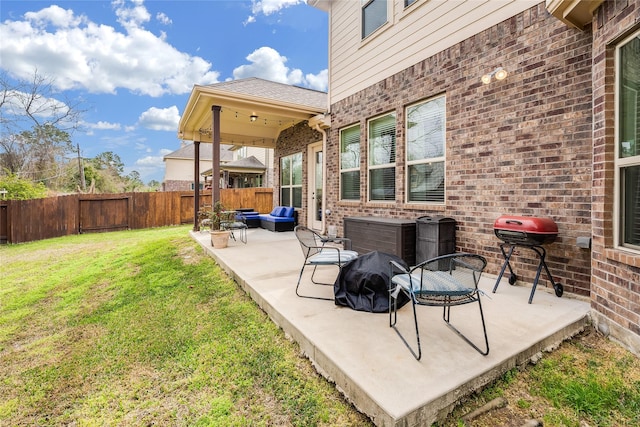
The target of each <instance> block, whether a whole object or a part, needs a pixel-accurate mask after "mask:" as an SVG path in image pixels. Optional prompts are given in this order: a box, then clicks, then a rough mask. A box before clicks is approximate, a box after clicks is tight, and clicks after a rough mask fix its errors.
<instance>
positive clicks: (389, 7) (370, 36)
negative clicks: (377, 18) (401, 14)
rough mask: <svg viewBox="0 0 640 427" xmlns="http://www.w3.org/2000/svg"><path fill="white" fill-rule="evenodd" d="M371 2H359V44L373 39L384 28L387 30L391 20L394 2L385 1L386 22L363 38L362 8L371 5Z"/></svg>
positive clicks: (391, 0)
mask: <svg viewBox="0 0 640 427" xmlns="http://www.w3.org/2000/svg"><path fill="white" fill-rule="evenodd" d="M372 1H373V0H360V13H359V20H360V42H361V43H366V42H368V41H369V40H371V39H373V38H375V37H376V36H377V35H378V34H380V33H381V32H382V31H384V30H385V29H386V28H388V27H389V26H390V25H391V20H392V19H393V16H394V15H393V10H394V9H393V6H394V3H395V0H385V1H386V3H387V20H386V22H385V23H384V24H382V25H380V26H379V27H378V28H376V29H375V30H373V31H372V32H371V33H369V34H367V35H366V36H363V34H362V33H363V31H364V19H363V18H364V7H365V6H366V5H367V4H369V3H371V2H372Z"/></svg>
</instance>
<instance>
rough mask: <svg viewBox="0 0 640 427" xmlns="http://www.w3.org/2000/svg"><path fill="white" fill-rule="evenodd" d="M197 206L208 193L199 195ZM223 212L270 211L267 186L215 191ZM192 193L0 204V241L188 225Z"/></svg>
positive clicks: (208, 201) (207, 201) (80, 196)
mask: <svg viewBox="0 0 640 427" xmlns="http://www.w3.org/2000/svg"><path fill="white" fill-rule="evenodd" d="M199 199H200V206H204V205H209V206H210V205H211V193H210V192H206V193H200V195H199ZM220 201H221V202H222V204H223V205H224V206H225V208H226V209H229V210H234V209H239V208H253V210H255V211H257V212H260V213H267V212H270V211H271V209H272V208H273V189H272V188H234V189H221V190H220ZM193 211H194V194H193V192H192V191H167V192H157V193H122V194H72V195H68V196H59V197H48V198H45V199H33V200H6V201H0V243H23V242H31V241H35V240H42V239H49V238H52V237H59V236H66V235H70V234H80V233H90V232H105V231H116V230H133V229H139V228H152V227H162V226H168V225H179V224H189V223H193Z"/></svg>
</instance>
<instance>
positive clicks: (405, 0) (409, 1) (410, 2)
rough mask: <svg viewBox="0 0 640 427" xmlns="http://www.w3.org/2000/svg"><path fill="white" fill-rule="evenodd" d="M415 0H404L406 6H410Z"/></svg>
mask: <svg viewBox="0 0 640 427" xmlns="http://www.w3.org/2000/svg"><path fill="white" fill-rule="evenodd" d="M415 2H416V0H404V7H408V6H410V5H411V4H413V3H415Z"/></svg>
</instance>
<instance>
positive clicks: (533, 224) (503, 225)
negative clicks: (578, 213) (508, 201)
mask: <svg viewBox="0 0 640 427" xmlns="http://www.w3.org/2000/svg"><path fill="white" fill-rule="evenodd" d="M493 231H494V233H495V234H496V236H497V237H498V239H500V240H503V241H505V242H506V243H509V244H514V245H536V246H537V245H544V244H547V243H553V242H554V241H555V240H556V237H558V226H557V225H556V223H555V222H554V221H553V220H552V219H551V218H543V217H534V216H515V215H502V216H501V217H500V218H498V219H496V222H494V223H493Z"/></svg>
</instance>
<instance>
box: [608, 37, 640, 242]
mask: <svg viewBox="0 0 640 427" xmlns="http://www.w3.org/2000/svg"><path fill="white" fill-rule="evenodd" d="M634 37H640V31H637V32H635V33H634V34H632V35H631V36H629V37H628V38H626V39H624V40H623V41H621V42H620V43H618V45H617V46H616V51H615V52H616V53H615V65H614V68H615V76H616V78H615V83H614V84H615V90H614V97H615V101H614V116H615V121H614V123H615V124H614V126H615V128H614V135H615V138H614V206H613V246H614V248H616V249H621V250H625V251H630V252H634V253H638V254H640V250H636V249H634V248H630V247H629V246H624V245H623V243H622V241H621V240H622V239H621V233H622V225H621V224H620V216H621V202H622V195H621V194H620V193H621V191H620V190H621V189H620V184H621V177H620V170H621V169H622V168H624V167H626V166H634V165H638V156H634V157H625V158H620V157H619V155H620V72H619V66H620V48H621V47H622V46H624V45H626V44H627V43H629V42H631V40H633V38H634Z"/></svg>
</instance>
